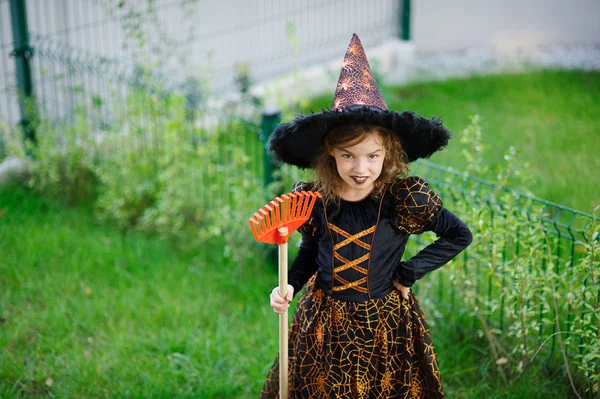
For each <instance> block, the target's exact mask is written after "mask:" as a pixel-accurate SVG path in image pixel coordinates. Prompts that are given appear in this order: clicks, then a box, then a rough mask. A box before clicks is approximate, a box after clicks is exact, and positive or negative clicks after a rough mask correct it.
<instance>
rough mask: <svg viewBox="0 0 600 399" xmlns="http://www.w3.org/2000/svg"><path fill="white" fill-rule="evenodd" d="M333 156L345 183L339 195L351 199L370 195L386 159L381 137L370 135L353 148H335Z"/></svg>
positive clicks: (332, 152)
mask: <svg viewBox="0 0 600 399" xmlns="http://www.w3.org/2000/svg"><path fill="white" fill-rule="evenodd" d="M331 155H332V156H333V157H334V158H335V163H336V165H337V170H338V173H339V174H340V176H341V178H342V180H343V181H344V183H343V186H342V193H339V194H340V195H341V196H342V197H346V198H349V199H361V198H364V197H366V196H367V195H369V193H370V192H371V191H372V190H373V184H374V183H375V180H377V178H378V177H379V175H380V174H381V169H382V167H383V160H384V158H385V148H384V147H383V140H382V139H381V137H379V135H378V134H370V135H369V136H367V137H366V138H365V139H364V140H363V141H361V142H360V143H358V144H355V145H353V146H350V147H343V148H342V147H340V148H334V149H333V151H331Z"/></svg>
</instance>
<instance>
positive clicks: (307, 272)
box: [288, 182, 320, 296]
mask: <svg viewBox="0 0 600 399" xmlns="http://www.w3.org/2000/svg"><path fill="white" fill-rule="evenodd" d="M311 186H312V185H311V184H310V183H306V182H298V183H296V184H295V185H294V188H293V189H292V191H293V192H298V191H303V190H304V191H309V190H310V189H311ZM316 212H317V206H315V207H314V208H313V212H312V214H311V216H310V218H309V219H308V220H307V221H306V222H305V223H304V224H303V225H302V226H300V228H299V229H298V231H299V232H300V233H301V234H302V241H301V242H300V250H299V251H298V255H297V256H296V259H294V262H293V263H292V266H291V267H290V269H289V271H288V284H290V285H291V286H292V287H294V296H295V295H296V294H297V293H298V292H300V290H301V289H302V287H303V286H304V284H306V282H307V281H308V279H310V278H311V276H312V275H313V274H315V273H316V272H317V269H318V266H317V253H318V243H319V237H320V233H319V229H318V226H317V223H316V220H315V219H316V218H315V213H316Z"/></svg>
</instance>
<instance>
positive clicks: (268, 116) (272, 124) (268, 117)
mask: <svg viewBox="0 0 600 399" xmlns="http://www.w3.org/2000/svg"><path fill="white" fill-rule="evenodd" d="M279 123H281V112H280V111H279V110H278V109H277V108H266V109H264V110H263V112H262V120H261V123H260V127H261V129H260V141H261V142H262V143H263V146H262V148H263V173H264V175H263V181H264V187H265V193H266V195H267V201H270V200H272V199H273V198H270V197H269V191H268V187H269V185H270V184H271V183H273V182H274V181H275V178H274V177H273V172H275V170H276V169H277V167H276V166H275V164H274V163H273V159H272V158H271V156H270V155H269V152H268V149H267V145H268V143H269V139H270V138H271V134H273V131H274V130H275V128H276V127H277V125H279ZM278 259H279V252H278V249H277V247H276V246H273V245H269V249H268V253H267V263H268V264H269V266H271V267H273V268H277V264H278Z"/></svg>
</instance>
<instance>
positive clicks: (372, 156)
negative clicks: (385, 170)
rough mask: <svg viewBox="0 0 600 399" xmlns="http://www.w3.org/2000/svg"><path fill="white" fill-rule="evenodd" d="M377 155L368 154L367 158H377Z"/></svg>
mask: <svg viewBox="0 0 600 399" xmlns="http://www.w3.org/2000/svg"><path fill="white" fill-rule="evenodd" d="M377 157H379V155H377V154H371V155H369V158H370V159H375V158H377Z"/></svg>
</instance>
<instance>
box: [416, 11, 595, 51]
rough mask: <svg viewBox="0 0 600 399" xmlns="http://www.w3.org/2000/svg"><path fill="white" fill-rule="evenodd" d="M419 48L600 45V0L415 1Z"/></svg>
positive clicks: (457, 48)
mask: <svg viewBox="0 0 600 399" xmlns="http://www.w3.org/2000/svg"><path fill="white" fill-rule="evenodd" d="M412 12H413V15H412V39H413V41H414V43H415V45H416V48H417V50H418V51H439V50H461V49H467V48H472V47H493V48H500V49H514V48H518V47H529V46H536V45H583V44H600V0H493V1H492V0H452V1H444V0H413V2H412Z"/></svg>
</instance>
